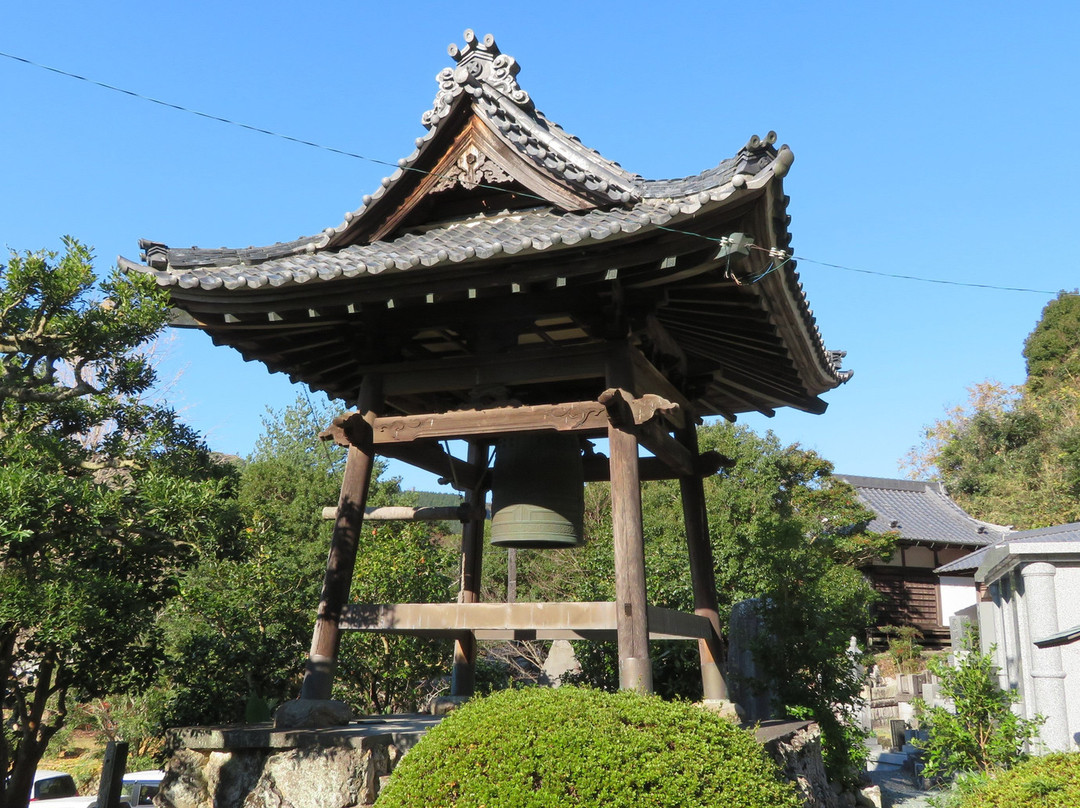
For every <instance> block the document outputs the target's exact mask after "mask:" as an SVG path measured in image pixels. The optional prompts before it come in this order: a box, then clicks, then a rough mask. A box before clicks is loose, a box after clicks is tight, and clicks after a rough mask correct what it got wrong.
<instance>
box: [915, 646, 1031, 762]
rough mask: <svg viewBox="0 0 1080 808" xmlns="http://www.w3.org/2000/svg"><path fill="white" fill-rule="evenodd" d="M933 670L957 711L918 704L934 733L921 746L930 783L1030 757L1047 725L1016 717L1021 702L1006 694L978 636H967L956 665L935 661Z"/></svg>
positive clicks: (925, 723) (921, 719) (923, 722)
mask: <svg viewBox="0 0 1080 808" xmlns="http://www.w3.org/2000/svg"><path fill="white" fill-rule="evenodd" d="M929 667H930V671H931V672H932V673H933V674H934V675H935V676H937V677H938V679H939V680H940V683H941V695H942V697H943V698H945V699H947V700H950V701H952V702H953V709H952V710H947V709H945V708H944V707H927V706H926V704H925V703H924V702H922V701H921V700H920V701H918V702H916V705H915V706H916V710H917V715H918V717H919V722H920V724H921V725H922V727H923V728H924V729H927V730H929V733H930V737H929V740H928V741H925V742H922V744H921V745H922V747H923V749H924V750H925V752H926V769H925V770H924V773H925V775H926V776H927V777H949V776H952V775H954V774H956V773H959V772H987V771H991V770H994V769H1002V768H1008V767H1009V766H1012V765H1014V764H1016V763H1017V762H1019V761H1020V760H1022V759H1023V758H1024V757H1025V748H1026V746H1027V744H1029V743H1030V742H1031V741H1032V740H1033V739H1034V738H1035V736H1036V734H1037V733H1038V729H1039V725H1040V724H1041V723H1042V720H1041V719H1040V720H1034V721H1030V720H1027V719H1024V718H1020V717H1019V716H1018V715H1016V713H1014V712H1013V711H1012V705H1013V704H1014V703H1015V702H1016V701H1017V700H1018V698H1019V697H1018V695H1017V694H1016V693H1015V692H1014V691H1011V690H1002V689H1001V686H1000V685H999V684H998V677H997V668H996V667H995V666H994V663H993V660H992V658H991V656H990V655H989V654H984V653H982V652H981V651H980V650H979V639H978V632H976V631H974V630H972V631H969V632H968V633H967V635H966V636H965V638H964V643H963V647H962V649H961V651H960V652H959V654H958V658H957V660H956V663H955V664H954V665H949V664H947V663H946V662H945V661H943V660H942V659H940V658H935V659H932V660H930V665H929Z"/></svg>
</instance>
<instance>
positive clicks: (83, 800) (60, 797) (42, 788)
mask: <svg viewBox="0 0 1080 808" xmlns="http://www.w3.org/2000/svg"><path fill="white" fill-rule="evenodd" d="M95 799H96V797H80V796H79V790H78V789H77V788H76V787H75V780H74V779H72V777H71V775H70V774H67V773H66V772H54V771H50V770H49V769H38V770H37V771H36V772H34V785H33V787H32V788H31V789H30V802H31V804H33V803H35V802H41V803H43V804H42V807H41V808H87V806H88V805H90V803H92V802H93V801H94V800H95Z"/></svg>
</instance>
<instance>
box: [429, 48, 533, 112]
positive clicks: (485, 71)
mask: <svg viewBox="0 0 1080 808" xmlns="http://www.w3.org/2000/svg"><path fill="white" fill-rule="evenodd" d="M446 50H447V53H449V54H450V56H451V57H453V59H454V61H455V62H457V67H447V68H444V69H443V70H441V71H439V74H438V75H437V76H436V77H435V80H436V81H437V82H438V83H439V92H438V93H437V94H436V95H435V101H434V102H433V104H432V108H431V109H430V110H428V111H427V112H425V113H424V115H423V117H422V118H421V119H420V120H421V122H422V123H423V124H424V126H425V127H427V128H428V129H431V128H432V127H433V126H435V125H436V124H437V123H438V122H439V121H440V120H441V119H442V118H444V117H445V116H446V114H447V113H448V112H449V111H450V106H451V104H453V102H454V99H456V98H457V97H458V96H459V95H461V94H462V93H463V92H466V93H469V94H470V95H472V96H479V95H480V94H481V93H482V92H483V89H482V85H484V84H486V85H488V86H489V87H491V88H493V89H495V90H497V91H499V92H500V93H502V94H503V95H505V96H506V97H507V98H509V99H510V100H511V101H513V102H514V103H515V104H517V105H518V106H519V107H521V108H523V109H528V110H531V109H532V108H533V103H532V99H531V98H529V94H528V93H527V92H525V91H524V90H523V89H521V87H520V86H519V85H518V83H517V78H516V76H517V74H518V72H519V71H520V70H521V66H520V65H519V64H518V63H517V60H516V59H514V57H513V56H509V55H507V54H505V53H502V52H501V51H500V50H499V46H498V45H496V44H495V37H494V36H493V35H491V34H487V35H485V36H484V38H483V39H482V40H481V39H478V38H477V36H476V34H475V33H474V32H473V30H472V29H471V28H467V29H465V47H464V49H459V48H458V46H457V45H455V44H454V43H450V46H449V47H447V49H446Z"/></svg>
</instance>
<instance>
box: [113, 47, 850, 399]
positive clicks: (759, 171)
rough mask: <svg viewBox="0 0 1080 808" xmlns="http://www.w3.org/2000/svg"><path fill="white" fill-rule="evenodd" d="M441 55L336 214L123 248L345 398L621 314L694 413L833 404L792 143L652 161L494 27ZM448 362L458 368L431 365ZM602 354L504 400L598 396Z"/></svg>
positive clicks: (423, 386) (281, 365)
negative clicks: (541, 92)
mask: <svg viewBox="0 0 1080 808" xmlns="http://www.w3.org/2000/svg"><path fill="white" fill-rule="evenodd" d="M450 54H451V56H453V58H454V60H455V62H456V66H455V67H452V68H447V69H446V70H444V71H442V72H441V73H440V74H439V75H438V77H437V81H438V84H439V90H438V94H437V95H436V98H435V102H434V104H433V106H432V108H431V109H430V110H429V111H428V112H426V113H425V114H424V116H423V118H422V122H423V124H424V126H425V127H426V128H427V131H426V133H425V134H424V135H423V136H422V137H420V138H417V140H416V148H415V150H413V152H412V153H411V154H410V155H409V156H408V157H406V158H403V159H402V160H399V161H398V168H397V170H395V171H394V173H393V174H391V175H390V176H388V177H385V178H384V179H383V180H382V181H381V183H380V185H379V187H378V188H377V189H376V190H375V191H374V192H373V193H371V194H369V195H367V196H365V197H363V204H362V205H361V206H360V207H359V208H358V209H356V210H354V211H351V212H349V213H347V214H346V215H345V217H344V221H342V222H341V223H340V224H339V225H337V226H335V227H329V228H326V229H325V230H324V231H322V232H321V233H317V234H313V235H310V236H307V237H303V238H299V239H296V240H294V241H289V242H283V243H277V244H274V245H270V246H264V247H247V248H242V249H225V248H222V249H201V248H198V247H192V248H174V247H170V246H168V245H166V244H162V243H159V242H154V241H146V240H144V241H141V242H140V247H141V248H142V250H143V257H144V261H145V263H138V262H135V261H129V260H127V259H124V258H120V259H119V261H120V265H121V266H122V267H124V268H125V269H128V270H134V271H139V272H144V273H147V274H150V275H152V276H153V277H154V278H155V280H156V281H157V283H158V284H159V285H161V286H163V287H167V288H168V289H169V293H170V296H171V299H172V303H173V305H174V306H175V307H176V308H177V309H178V310H180V312H182V313H183V314H184V315H186V319H185V317H183V316H180V315H178V317H177V320H176V322H177V323H182V324H186V325H189V326H195V327H198V328H201V329H203V330H204V331H205V332H206V333H208V334H209V335H210V336H211V338H212V339H213V340H214V342H215V343H216V344H219V345H230V346H232V347H233V348H235V349H236V350H238V351H240V352H241V354H242V355H243V356H244V357H245V358H246V359H249V360H256V361H260V362H263V363H265V364H266V366H267V367H268V368H269V369H270V370H272V371H274V372H283V373H287V374H288V375H289V376H290V378H292V379H293V380H294V381H303V382H306V383H307V384H309V385H311V386H312V387H313V388H314V389H318V390H323V391H325V392H326V393H327V394H328V395H330V396H331V397H334V398H340V399H342V400H344V401H346V402H347V403H352V401H353V400H354V398H355V396H356V395H358V391H359V388H360V384H361V382H362V380H363V379H364V378H365V377H366V374H377V375H379V374H381V375H385V374H387V373H393V374H396V376H395V378H398V379H404V378H406V376H407V377H408V380H407V381H403V382H401V384H400V385H399V386H398V388H396V389H397V392H395V393H392V394H387V396H388V398H387V406H388V407H389V408H390V409H391V410H395V409H396V410H397V411H400V412H408V413H412V412H430V411H437V410H438V409H439V408H441V407H445V406H448V405H447V403H446V400H444V399H446V398H447V397H449V399H450V400H451V401H452V403H453V404H454V405H455V406H456V405H457V404H459V403H460V402H461V401H466V402H469V403H470V404H474V403H475V401H481V402H483V401H486V400H487V399H486V398H484V396H485V395H486V394H485V390H486V389H487V388H488V387H491V385H492V384H494V382H489V381H485V382H484V383H483V384H480V383H479V382H476V381H469V383H468V384H466V381H468V379H467V378H466V377H467V374H466V373H464V371H462V368H463V367H464V366H465V365H469V363H472V365H478V364H482V363H484V362H487V363H488V364H490V365H491V366H492V367H495V366H496V365H498V363H499V362H501V361H503V359H502V358H501V356H502V353H505V351H507V350H509V351H514V352H516V351H519V350H520V351H521V352H523V356H531V354H529V353H528V352H529V351H533V353H537V352H539V351H541V350H547V349H550V350H551V351H554V352H556V353H558V352H560V351H562V350H564V349H566V348H575V349H576V348H581V349H582V353H583V354H584V353H587V352H588V351H587V350H586V349H588V350H591V351H593V354H595V356H599V355H600V353H599V352H600V350H601V348H602V347H603V346H604V345H605V344H606V341H607V340H610V339H611V338H612V337H611V334H612V333H616V331H617V332H618V333H619V334H621V335H622V334H627V332H628V331H629V336H628V337H627V339H628V344H630V345H632V346H633V348H634V350H636V351H646V352H648V354H649V356H648V357H646V358H647V359H648V361H654V357H655V361H656V362H658V363H659V364H660V365H662V366H663V367H664V370H663V371H662V373H669V374H670V378H669V381H671V380H672V379H674V380H675V382H676V384H677V389H678V390H679V391H680V392H682V393H684V394H685V395H686V396H687V397H688V401H689V402H690V404H691V406H692V407H693V408H694V409H695V412H696V414H699V415H724V416H725V417H729V418H734V416H735V414H736V413H740V412H748V411H754V410H757V411H760V412H765V413H768V414H772V412H773V411H774V410H775V408H777V407H781V406H795V407H799V408H801V409H804V410H807V411H809V412H822V411H824V409H825V407H826V403H825V402H824V401H822V400H821V399H819V398H818V396H819V395H820V394H821V393H823V392H826V391H828V390H832V389H834V388H835V387H837V386H839V385H840V384H842V383H843V382H846V381H847V380H848V379H849V378H850V377H851V375H852V374H851V373H850V372H849V371H844V370H841V362H842V359H843V356H844V354H843V352H839V351H829V350H827V349H826V347H825V345H824V343H823V342H822V339H821V336H820V334H819V332H818V329H817V326H816V322H815V319H814V316H813V312H812V311H811V309H810V308H809V305H808V304H807V301H806V297H805V295H804V293H803V288H802V284H801V283H800V282H799V276H798V274H797V273H796V271H795V261H794V260H793V259H792V256H791V249H790V234H789V232H788V229H787V226H788V222H789V217H788V216H787V204H788V198H787V197H786V196H785V195H784V193H783V187H782V182H781V178H782V177H783V176H784V175H785V174H786V173H787V171H788V169H789V168H790V166H791V164H792V161H793V159H794V158H793V155H792V153H791V150H790V149H788V148H787V146H779V147H777V145H776V135H775V133H773V132H769V133H768V135H766V137H764V138H759V137H757V136H753V137H751V138H750V140H749V141H748V142H747V143H746V145H745V146H744V147H743V148H742V149H740V150H739V151H738V152H737V153H736V154H735V156H733V157H731V158H729V159H726V160H724V161H722V162H721V163H720V164H719V165H717V166H716V167H714V168H711V169H708V170H706V171H703V172H702V173H700V174H696V175H693V176H689V177H683V178H674V179H657V180H646V179H644V178H642V177H641V176H640V175H638V174H635V173H633V172H630V171H627V170H626V169H624V168H622V167H621V166H620V165H619V164H618V163H615V162H613V161H610V160H607V159H606V158H604V157H603V156H602V155H600V154H598V153H597V152H596V151H594V150H592V149H589V148H587V147H585V146H584V145H582V144H581V142H580V141H579V140H578V139H577V138H575V137H573V136H572V135H569V134H567V133H566V132H565V131H564V130H563V129H562V128H561V127H559V126H558V125H556V124H555V123H553V122H552V121H550V120H548V119H547V118H546V117H545V116H544V115H543V114H542V113H540V112H539V111H538V110H537V109H536V107H535V105H534V104H533V101H532V99H531V98H530V97H529V95H528V93H526V92H525V91H524V90H523V89H522V88H521V87H520V86H519V85H518V83H517V79H516V76H517V73H518V67H517V63H516V62H515V61H514V60H513V58H511V57H509V56H507V55H505V54H502V53H501V52H500V51H499V49H498V48H497V47H496V46H495V43H494V40H493V39H492V38H491V37H490V36H488V37H485V38H484V39H483V40H479V39H477V38H476V37H475V35H474V34H473V33H472V32H471V31H468V32H466V45H465V47H464V48H462V49H461V50H459V49H458V48H456V47H455V46H452V47H451V49H450ZM751 230H752V231H753V232H743V231H751ZM751 245H752V247H753V249H751ZM478 317H482V318H483V319H484V322H483V323H478ZM545 345H546V346H547V348H545ZM590 355H591V354H590ZM594 358H595V357H594ZM435 361H438V362H439V364H440V367H441V368H446V370H445V373H444V374H443V376H440V377H439V379H440V380H441V379H444V378H445V379H446V381H445V382H444V381H438V382H436V381H435V380H434V379H433V378H432V376H431V374H430V373H428V372H427V371H426V370H425V369H424V368H426V367H427V365H426V364H425V363H431V362H435ZM523 361H524V360H523ZM529 361H532V360H529ZM592 361H593V360H591V359H586V358H583V359H582V360H581V361H580V362H579V363H578V365H576V366H575V367H574V368H570V369H564V368H562V367H560V368H559V370H558V373H555V374H554V375H556V376H559V377H560V378H561V382H560V384H561V386H560V387H559V388H557V389H555V388H552V389H550V391H549V384H548V382H549V381H550V376H551V375H552V372H551V371H544V372H546V373H548V377H545V378H543V379H541V378H539V377H536V378H533V377H531V376H529V377H528V378H526V376H528V374H526V373H518V374H516V377H517V378H519V380H518V381H517V382H515V383H514V384H513V385H510V386H505V385H504V387H505V389H502V388H501V389H500V390H498V391H497V392H498V397H499V400H503V399H505V400H507V401H518V402H522V403H541V402H543V401H545V400H546V399H545V396H548V395H552V396H555V395H557V396H560V397H562V398H560V400H565V401H572V400H578V399H583V398H590V399H591V398H592V397H594V396H595V390H594V388H595V387H596V381H597V378H598V377H597V376H596V374H597V373H599V371H597V370H596V369H595V368H594V367H593V365H592V364H590V362H592ZM448 363H449V364H448ZM472 365H470V367H472ZM545 367H546V366H545ZM596 367H599V365H596ZM492 372H493V373H494V371H492ZM537 372H538V373H539V372H540V371H537ZM410 374H411V375H410ZM601 375H602V374H601ZM564 376H565V378H562V377H564ZM380 377H381V376H380ZM451 377H452V380H451ZM469 378H471V377H469ZM497 381H498V384H499V385H502V384H503V380H501V379H500V380H497ZM601 381H602V380H601ZM437 384H446V385H449V386H447V387H443V388H440V389H435V386H436V385H437ZM429 386H430V387H431V389H429ZM444 394H445V395H444ZM492 395H495V393H492Z"/></svg>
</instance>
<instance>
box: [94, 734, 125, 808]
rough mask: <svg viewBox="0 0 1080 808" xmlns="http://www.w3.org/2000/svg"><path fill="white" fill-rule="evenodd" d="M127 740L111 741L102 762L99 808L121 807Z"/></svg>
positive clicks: (107, 745)
mask: <svg viewBox="0 0 1080 808" xmlns="http://www.w3.org/2000/svg"><path fill="white" fill-rule="evenodd" d="M127 755H128V744H127V741H109V742H108V743H107V744H106V745H105V757H104V759H103V760H102V762H101V784H100V785H99V786H98V799H97V804H98V808H120V791H121V790H122V789H123V787H124V772H125V771H127Z"/></svg>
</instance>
